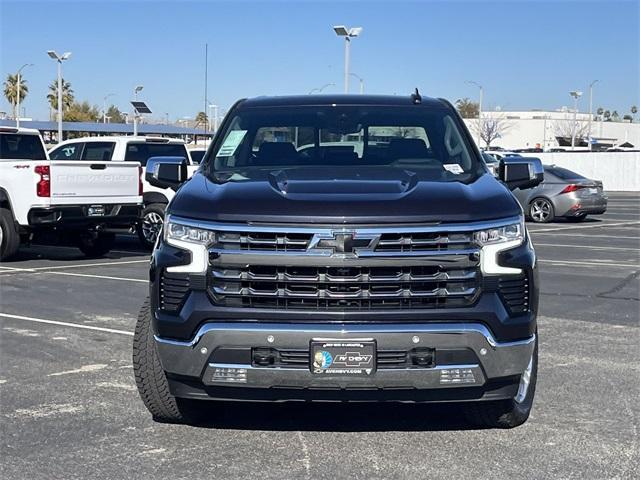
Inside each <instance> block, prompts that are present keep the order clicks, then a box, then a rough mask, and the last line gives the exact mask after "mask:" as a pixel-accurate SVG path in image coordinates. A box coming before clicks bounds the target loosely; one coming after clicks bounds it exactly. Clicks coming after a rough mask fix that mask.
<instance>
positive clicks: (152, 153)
mask: <svg viewBox="0 0 640 480" xmlns="http://www.w3.org/2000/svg"><path fill="white" fill-rule="evenodd" d="M151 157H184V158H189V156H188V155H187V148H186V147H185V146H184V144H181V143H130V144H128V145H127V151H126V153H125V156H124V159H125V160H127V161H130V162H140V164H141V165H142V166H143V167H144V166H146V165H147V160H148V159H150V158H151Z"/></svg>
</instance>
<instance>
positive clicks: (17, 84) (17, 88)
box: [16, 63, 33, 128]
mask: <svg viewBox="0 0 640 480" xmlns="http://www.w3.org/2000/svg"><path fill="white" fill-rule="evenodd" d="M25 67H33V63H25V64H24V65H22V66H21V67H20V68H19V69H18V75H17V77H18V78H16V82H17V83H16V127H18V128H20V87H21V86H22V77H21V76H20V73H21V72H22V69H23V68H25Z"/></svg>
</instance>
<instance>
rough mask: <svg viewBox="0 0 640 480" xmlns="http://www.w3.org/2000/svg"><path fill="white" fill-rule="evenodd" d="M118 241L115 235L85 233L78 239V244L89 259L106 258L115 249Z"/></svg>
mask: <svg viewBox="0 0 640 480" xmlns="http://www.w3.org/2000/svg"><path fill="white" fill-rule="evenodd" d="M115 241H116V236H115V234H114V233H98V234H94V233H92V232H83V233H81V234H80V235H79V236H78V238H77V239H76V244H77V245H78V248H79V249H80V251H81V252H82V253H84V254H85V255H86V256H87V257H89V258H99V257H103V256H105V255H106V254H107V253H109V251H110V250H111V249H112V248H113V244H114V243H115Z"/></svg>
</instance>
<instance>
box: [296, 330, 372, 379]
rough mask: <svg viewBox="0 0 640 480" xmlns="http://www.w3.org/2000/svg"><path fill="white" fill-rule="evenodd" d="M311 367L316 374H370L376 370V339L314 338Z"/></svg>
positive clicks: (310, 357)
mask: <svg viewBox="0 0 640 480" xmlns="http://www.w3.org/2000/svg"><path fill="white" fill-rule="evenodd" d="M309 352H310V355H309V368H310V369H311V373H313V374H315V375H338V376H346V377H350V376H369V375H372V374H373V373H375V371H376V341H375V340H372V339H366V340H359V339H358V340H342V339H341V340H331V339H313V340H311V343H310V345H309Z"/></svg>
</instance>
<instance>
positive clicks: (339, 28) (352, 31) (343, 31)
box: [333, 25, 362, 93]
mask: <svg viewBox="0 0 640 480" xmlns="http://www.w3.org/2000/svg"><path fill="white" fill-rule="evenodd" d="M333 30H334V32H336V35H338V36H339V37H344V93H349V62H350V58H349V56H350V51H349V50H350V48H349V47H350V45H351V39H352V38H355V37H357V36H359V35H360V34H361V33H362V27H353V28H347V27H345V26H344V25H336V26H335V27H333Z"/></svg>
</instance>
